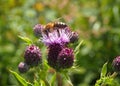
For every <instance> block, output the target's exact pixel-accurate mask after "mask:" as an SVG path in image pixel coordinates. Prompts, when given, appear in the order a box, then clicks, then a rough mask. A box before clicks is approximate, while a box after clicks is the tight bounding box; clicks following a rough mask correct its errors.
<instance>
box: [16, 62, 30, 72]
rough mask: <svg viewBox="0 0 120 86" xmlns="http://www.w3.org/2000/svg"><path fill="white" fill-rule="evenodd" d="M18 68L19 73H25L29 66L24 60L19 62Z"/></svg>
mask: <svg viewBox="0 0 120 86" xmlns="http://www.w3.org/2000/svg"><path fill="white" fill-rule="evenodd" d="M18 70H19V72H20V73H25V72H27V71H28V70H29V66H28V65H27V64H26V63H25V62H20V63H19V65H18Z"/></svg>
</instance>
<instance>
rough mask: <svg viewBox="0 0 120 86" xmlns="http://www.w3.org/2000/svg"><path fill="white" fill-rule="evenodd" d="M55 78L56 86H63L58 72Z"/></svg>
mask: <svg viewBox="0 0 120 86" xmlns="http://www.w3.org/2000/svg"><path fill="white" fill-rule="evenodd" d="M56 78H57V83H58V85H57V86H63V81H62V77H61V75H60V73H59V72H57V73H56Z"/></svg>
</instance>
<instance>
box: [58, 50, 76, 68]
mask: <svg viewBox="0 0 120 86" xmlns="http://www.w3.org/2000/svg"><path fill="white" fill-rule="evenodd" d="M57 62H58V65H59V68H63V69H64V68H70V67H71V66H72V65H73V62H74V54H73V50H72V49H70V48H63V49H62V50H61V52H60V53H59V55H58V58H57Z"/></svg>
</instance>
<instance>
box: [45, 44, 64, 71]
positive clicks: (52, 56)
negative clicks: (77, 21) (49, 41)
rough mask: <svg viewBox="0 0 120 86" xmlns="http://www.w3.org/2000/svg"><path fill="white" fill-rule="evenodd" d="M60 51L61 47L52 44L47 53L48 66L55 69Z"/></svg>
mask: <svg viewBox="0 0 120 86" xmlns="http://www.w3.org/2000/svg"><path fill="white" fill-rule="evenodd" d="M61 50H62V46H61V45H59V44H53V45H50V46H49V51H48V58H47V60H48V64H49V65H50V66H51V67H53V68H55V69H57V67H58V64H57V57H58V55H59V53H60V51H61Z"/></svg>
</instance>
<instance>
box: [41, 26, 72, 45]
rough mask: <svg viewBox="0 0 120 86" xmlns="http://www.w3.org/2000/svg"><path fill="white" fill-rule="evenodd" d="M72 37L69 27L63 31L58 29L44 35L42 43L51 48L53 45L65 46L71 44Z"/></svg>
mask: <svg viewBox="0 0 120 86" xmlns="http://www.w3.org/2000/svg"><path fill="white" fill-rule="evenodd" d="M71 37H72V32H71V31H70V30H69V28H68V27H65V28H63V29H61V28H58V29H57V30H56V29H55V30H54V31H52V32H48V33H47V34H44V33H43V34H42V38H41V39H42V42H43V43H45V45H47V46H50V45H52V44H60V45H65V44H67V43H69V42H70V38H71Z"/></svg>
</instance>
